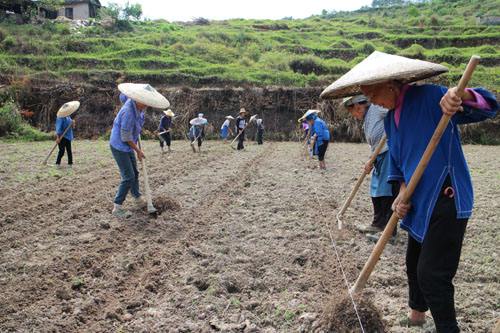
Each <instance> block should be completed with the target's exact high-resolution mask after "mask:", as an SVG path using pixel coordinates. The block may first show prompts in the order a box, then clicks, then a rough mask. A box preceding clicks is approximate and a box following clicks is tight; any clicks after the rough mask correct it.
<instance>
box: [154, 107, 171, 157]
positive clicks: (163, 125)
mask: <svg viewBox="0 0 500 333" xmlns="http://www.w3.org/2000/svg"><path fill="white" fill-rule="evenodd" d="M174 117H175V114H174V113H173V112H172V110H170V109H168V110H167V111H163V115H162V117H161V119H160V125H159V126H158V136H159V138H160V148H161V152H162V153H164V152H165V151H164V150H163V147H164V145H165V144H166V145H167V148H168V152H169V153H170V152H172V150H171V149H170V143H171V141H172V137H171V135H170V131H171V130H172V119H173V118H174Z"/></svg>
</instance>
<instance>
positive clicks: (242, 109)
mask: <svg viewBox="0 0 500 333" xmlns="http://www.w3.org/2000/svg"><path fill="white" fill-rule="evenodd" d="M239 113H240V114H241V113H248V112H247V110H245V108H241V109H240V112H239Z"/></svg>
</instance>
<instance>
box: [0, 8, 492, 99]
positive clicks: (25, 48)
mask: <svg viewBox="0 0 500 333" xmlns="http://www.w3.org/2000/svg"><path fill="white" fill-rule="evenodd" d="M498 16H500V6H499V3H498V0H482V1H478V0H460V1H439V0H435V1H432V2H430V3H425V4H419V5H409V6H404V7H393V8H365V9H362V10H359V11H356V12H349V13H347V12H340V13H329V12H327V11H324V12H323V14H321V15H318V16H313V17H310V18H308V19H303V20H292V19H283V20H278V21H271V20H239V19H234V20H228V21H217V22H206V21H204V20H198V21H196V22H192V23H189V24H186V23H169V22H165V21H146V22H134V23H132V24H131V25H130V26H127V25H126V26H125V28H126V29H125V30H126V31H124V30H123V27H122V29H121V30H120V29H118V28H117V27H112V28H105V27H102V26H100V25H99V24H96V25H94V26H90V27H81V28H73V27H72V26H71V25H69V24H67V23H66V24H65V23H53V22H46V23H43V24H39V25H15V24H13V23H9V22H6V21H4V22H2V23H0V70H1V72H2V73H3V75H4V76H7V77H9V78H12V77H17V76H19V75H25V74H28V75H29V76H31V77H40V78H44V79H46V78H50V79H57V80H59V79H62V80H65V79H70V80H72V81H86V82H91V83H92V82H94V83H102V82H115V81H116V80H125V79H126V80H147V81H149V82H152V83H155V84H165V85H194V86H207V85H210V86H220V85H253V86H255V85H256V86H266V85H280V86H295V87H303V86H320V85H324V84H326V83H329V82H330V81H332V80H333V79H334V78H336V77H338V76H339V75H341V74H343V73H345V72H346V71H347V70H349V69H350V68H351V67H352V66H353V65H355V64H356V63H358V62H359V61H361V60H362V59H363V58H364V57H366V55H368V54H370V53H371V52H372V51H373V50H375V49H376V50H380V51H385V52H388V53H395V54H401V55H408V56H411V57H416V58H421V59H428V60H430V61H434V62H439V63H443V64H445V65H446V66H448V67H450V69H451V71H450V74H448V76H444V77H443V79H442V80H444V81H446V80H452V81H455V80H456V79H457V77H458V76H459V75H460V72H461V69H460V68H463V64H464V63H465V62H466V61H467V59H468V58H469V57H470V56H471V55H472V54H480V55H481V56H482V58H483V60H482V65H481V66H480V67H479V69H478V70H477V73H476V74H475V76H474V80H475V82H473V83H475V84H481V85H484V86H487V87H488V88H490V89H494V90H497V91H498V90H499V89H498V87H500V79H499V77H500V75H499V74H500V67H499V64H500V54H499V47H498V46H499V44H500V43H499V42H500V26H498V25H496V26H495V25H490V24H491V22H490V21H491V20H490V21H489V18H491V17H498ZM488 22H490V23H488ZM127 27H128V28H127ZM461 66H462V67H461Z"/></svg>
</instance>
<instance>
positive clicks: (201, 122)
mask: <svg viewBox="0 0 500 333" xmlns="http://www.w3.org/2000/svg"><path fill="white" fill-rule="evenodd" d="M189 123H190V124H191V125H194V126H201V125H205V124H207V123H208V120H206V119H205V118H200V117H198V118H193V119H191V121H189Z"/></svg>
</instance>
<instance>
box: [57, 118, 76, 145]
mask: <svg viewBox="0 0 500 333" xmlns="http://www.w3.org/2000/svg"><path fill="white" fill-rule="evenodd" d="M72 122H73V120H71V117H64V118H57V119H56V134H57V135H58V136H61V135H62V134H63V133H64V130H65V129H66V128H67V127H68V126H70V125H71V123H72ZM64 137H65V138H66V139H68V140H69V141H72V140H73V139H74V136H73V127H70V128H69V130H68V131H67V132H66V134H64Z"/></svg>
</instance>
